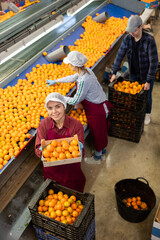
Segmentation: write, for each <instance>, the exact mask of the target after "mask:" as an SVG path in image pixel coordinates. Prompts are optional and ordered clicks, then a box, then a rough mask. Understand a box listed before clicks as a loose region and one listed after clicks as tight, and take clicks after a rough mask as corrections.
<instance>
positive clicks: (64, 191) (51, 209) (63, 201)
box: [28, 179, 95, 240]
mask: <svg viewBox="0 0 160 240" xmlns="http://www.w3.org/2000/svg"><path fill="white" fill-rule="evenodd" d="M28 207H29V210H30V214H31V219H32V223H33V225H34V226H35V227H38V228H40V229H42V231H45V232H47V233H49V234H51V235H53V236H55V237H56V239H67V240H82V239H91V238H85V236H86V233H87V231H88V229H89V226H90V225H91V223H92V222H93V219H94V218H95V207H94V195H93V194H90V193H81V192H77V191H75V190H73V189H70V188H67V187H64V186H61V185H59V184H58V183H56V182H55V181H52V180H50V179H47V180H46V181H45V182H44V183H43V184H42V185H41V186H40V188H39V189H38V191H37V192H36V194H35V195H34V196H33V198H32V200H31V201H30V203H29V206H28ZM47 239H50V238H47ZM92 239H93V238H92Z"/></svg>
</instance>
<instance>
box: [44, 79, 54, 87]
mask: <svg viewBox="0 0 160 240" xmlns="http://www.w3.org/2000/svg"><path fill="white" fill-rule="evenodd" d="M46 83H48V85H47V87H48V86H51V85H54V84H56V80H46Z"/></svg>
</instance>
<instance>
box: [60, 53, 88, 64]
mask: <svg viewBox="0 0 160 240" xmlns="http://www.w3.org/2000/svg"><path fill="white" fill-rule="evenodd" d="M87 61H88V59H87V57H86V56H85V55H83V54H82V53H80V52H78V51H72V52H70V53H68V55H67V57H65V58H64V59H63V62H64V63H65V64H68V63H70V64H72V65H73V66H76V67H83V66H84V64H85V63H86V62H87Z"/></svg>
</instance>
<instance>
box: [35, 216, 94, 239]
mask: <svg viewBox="0 0 160 240" xmlns="http://www.w3.org/2000/svg"><path fill="white" fill-rule="evenodd" d="M34 229H35V232H36V236H37V239H38V240H65V238H61V237H59V236H53V235H52V233H50V232H49V231H48V232H46V231H43V230H42V229H40V228H37V227H36V226H34ZM83 240H95V218H94V219H93V220H92V222H91V224H90V226H89V227H88V230H87V232H86V234H85V236H84V238H83Z"/></svg>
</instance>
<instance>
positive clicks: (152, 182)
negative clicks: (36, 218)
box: [0, 18, 160, 240]
mask: <svg viewBox="0 0 160 240" xmlns="http://www.w3.org/2000/svg"><path fill="white" fill-rule="evenodd" d="M153 29H154V36H155V39H156V43H157V47H158V53H159V58H160V47H159V46H160V18H159V19H158V20H156V21H155V22H154V23H153ZM159 92H160V82H155V84H154V89H153V108H152V115H151V123H150V125H148V126H145V127H144V132H143V134H142V136H141V139H140V142H139V143H134V142H131V141H126V140H122V139H118V138H114V137H109V142H108V146H107V155H106V160H105V161H103V162H102V163H101V164H100V165H89V164H86V163H85V162H84V161H83V162H82V169H83V172H84V174H85V175H86V179H87V181H86V186H85V190H84V192H88V193H92V194H94V195H95V222H96V240H150V239H151V232H152V224H153V219H154V216H155V213H156V210H157V207H158V204H160V189H159V183H160V108H159ZM85 151H86V156H91V151H92V145H91V137H90V135H89V136H88V137H87V139H86V141H85ZM33 174H35V175H33ZM33 174H32V176H31V177H30V182H33V185H34V184H35V185H36V183H37V185H40V183H41V182H42V181H43V178H42V165H41V164H39V165H38V167H37V169H36V171H35V173H33ZM138 177H143V178H145V179H147V181H148V183H149V186H150V187H151V188H152V190H153V191H154V193H155V195H156V206H155V207H154V209H153V210H152V211H151V213H150V214H149V216H148V217H147V218H146V219H145V220H144V221H142V222H140V223H131V222H128V221H126V220H124V219H123V218H122V217H121V216H120V215H119V213H118V210H117V204H116V198H115V191H114V186H115V184H116V183H117V182H118V181H120V180H122V179H126V178H132V179H136V178H138ZM38 178H39V179H38ZM35 179H36V181H35ZM32 187H33V186H32ZM8 217H9V215H8ZM17 231H18V229H17ZM10 235H11V234H10ZM0 239H1V238H0ZM19 239H20V240H35V239H37V238H36V235H35V233H34V229H33V227H32V225H31V223H30V224H29V226H28V227H27V228H26V230H25V231H24V232H23V234H22V235H21V237H20V238H19ZM4 240H6V239H4ZM15 240H18V238H17V239H15Z"/></svg>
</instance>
